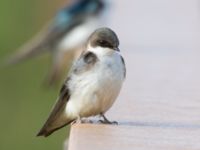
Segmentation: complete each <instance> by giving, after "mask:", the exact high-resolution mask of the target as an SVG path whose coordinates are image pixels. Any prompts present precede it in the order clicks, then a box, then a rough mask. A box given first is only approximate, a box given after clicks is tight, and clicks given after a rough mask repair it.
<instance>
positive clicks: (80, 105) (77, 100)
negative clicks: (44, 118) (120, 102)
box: [66, 47, 124, 117]
mask: <svg viewBox="0 0 200 150" xmlns="http://www.w3.org/2000/svg"><path fill="white" fill-rule="evenodd" d="M88 50H89V51H91V52H93V53H95V54H96V55H97V57H98V62H97V63H96V64H95V65H94V67H93V68H92V69H91V70H90V71H87V72H86V73H83V74H81V75H77V76H75V77H74V78H73V80H74V82H72V84H74V86H73V88H74V89H73V92H72V95H71V98H70V100H69V102H68V104H67V107H66V113H67V115H69V116H81V117H88V116H92V115H98V114H99V113H105V112H106V111H107V110H108V109H109V108H110V107H111V106H112V104H113V102H114V101H115V99H116V98H117V96H118V94H119V91H120V89H121V86H122V83H123V81H124V66H123V63H122V60H121V56H120V54H119V53H117V52H116V51H113V50H110V49H108V48H100V47H97V48H88Z"/></svg>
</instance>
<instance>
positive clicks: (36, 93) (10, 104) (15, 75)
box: [0, 0, 68, 150]
mask: <svg viewBox="0 0 200 150" xmlns="http://www.w3.org/2000/svg"><path fill="white" fill-rule="evenodd" d="M64 3H66V1H63V0H56V1H55V0H54V1H53V0H42V1H40V0H33V1H30V0H17V1H13V0H1V1H0V19H1V20H0V61H1V64H2V63H3V61H4V60H5V59H6V58H8V57H9V55H10V54H12V53H13V52H16V50H17V48H19V47H20V46H21V45H22V44H23V43H24V42H26V41H27V40H29V39H30V38H31V37H32V36H33V35H35V34H36V33H37V32H38V31H39V30H40V28H41V27H43V26H44V25H45V24H46V23H47V22H48V20H49V19H50V18H51V17H52V16H53V15H54V14H55V12H56V11H57V10H58V8H60V7H62V5H63V4H64ZM49 61H50V58H49V56H48V55H44V56H41V57H38V58H34V59H32V60H30V61H26V62H25V63H21V64H19V65H16V66H12V67H7V68H5V67H1V68H0V118H1V121H0V129H1V133H0V149H1V150H10V149H17V150H25V149H28V150H33V149H48V150H55V149H56V150H58V149H62V147H63V142H64V140H65V139H66V137H67V136H68V129H67V128H63V129H62V130H59V131H58V132H56V133H55V134H53V135H51V136H50V137H48V138H43V137H36V134H37V132H38V130H39V129H40V128H41V127H42V125H43V123H44V121H45V119H46V118H47V116H48V113H49V112H50V109H51V107H52V105H53V104H54V102H55V99H56V97H57V95H58V91H59V87H56V88H53V89H45V88H44V87H43V86H42V82H43V81H44V80H43V79H44V77H45V75H46V73H47V71H48V69H47V68H48V66H49Z"/></svg>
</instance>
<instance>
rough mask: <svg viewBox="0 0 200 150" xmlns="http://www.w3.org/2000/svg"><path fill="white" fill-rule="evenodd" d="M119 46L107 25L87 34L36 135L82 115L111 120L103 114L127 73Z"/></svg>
mask: <svg viewBox="0 0 200 150" xmlns="http://www.w3.org/2000/svg"><path fill="white" fill-rule="evenodd" d="M118 46H119V39H118V37H117V35H116V34H115V33H114V31H112V30H111V29H109V28H99V29H97V30H96V31H95V32H94V33H93V34H92V35H91V36H90V37H89V39H88V41H87V44H86V46H85V49H84V51H83V52H82V54H81V56H80V57H79V59H77V60H76V61H75V63H74V65H73V66H72V68H71V71H70V73H69V74H68V76H67V78H66V81H65V82H64V84H63V86H62V88H61V91H60V96H59V98H58V100H57V102H56V104H55V106H54V108H53V110H52V112H51V113H50V115H49V117H48V119H47V121H46V123H45V124H44V126H43V127H42V129H41V130H40V131H39V133H38V134H37V135H38V136H45V137H46V136H48V135H50V134H51V133H53V132H54V131H56V130H58V129H60V128H62V127H64V126H66V125H68V124H70V123H71V122H73V121H75V120H76V121H77V122H82V120H81V118H83V117H89V116H96V115H100V116H101V117H103V120H101V122H102V123H112V122H111V121H109V120H108V119H107V118H106V117H105V113H106V111H107V110H108V109H109V108H110V107H111V106H112V104H113V103H114V101H115V100H116V98H117V96H118V94H119V92H120V89H121V87H122V84H123V81H124V79H125V76H126V68H125V63H124V59H123V57H122V56H121V55H120V51H119V48H118Z"/></svg>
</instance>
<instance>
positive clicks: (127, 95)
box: [65, 0, 200, 150]
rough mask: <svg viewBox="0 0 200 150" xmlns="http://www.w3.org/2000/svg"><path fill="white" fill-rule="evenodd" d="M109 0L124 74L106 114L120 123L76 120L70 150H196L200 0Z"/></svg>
mask: <svg viewBox="0 0 200 150" xmlns="http://www.w3.org/2000/svg"><path fill="white" fill-rule="evenodd" d="M113 2H116V5H115V6H116V9H115V10H114V11H115V12H113V16H112V21H111V23H110V25H111V27H113V28H114V29H115V31H116V32H117V33H118V35H119V38H120V41H121V47H120V49H121V53H122V55H123V56H124V57H125V61H126V66H127V78H126V81H125V84H124V86H123V88H122V91H121V93H120V96H119V97H118V99H117V101H116V103H115V104H114V106H113V107H112V108H111V109H110V110H109V111H108V113H107V116H108V118H109V119H110V120H115V121H118V122H119V125H101V124H75V125H73V126H72V127H71V131H70V137H69V145H68V147H69V150H118V149H123V150H131V149H137V150H138V149H139V150H160V149H170V150H180V149H181V150H199V149H200V67H199V66H200V44H199V40H200V17H199V16H200V13H199V12H200V5H199V4H200V3H199V1H198V0H191V1H181V0H163V1H160V0H154V1H148V0H144V1H139V0H133V1H129V0H124V1H120V0H119V1H113ZM130 12H132V14H130ZM120 15H121V17H120ZM122 15H123V16H124V17H122ZM125 16H126V17H125ZM128 16H129V17H128ZM130 17H131V18H130ZM122 18H123V22H121V21H122V20H120V19H122ZM65 149H67V147H66V148H65Z"/></svg>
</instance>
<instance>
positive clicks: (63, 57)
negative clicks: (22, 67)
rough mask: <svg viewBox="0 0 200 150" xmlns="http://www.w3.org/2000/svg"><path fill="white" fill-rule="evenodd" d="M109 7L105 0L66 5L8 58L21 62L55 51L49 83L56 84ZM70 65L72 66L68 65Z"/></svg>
mask: <svg viewBox="0 0 200 150" xmlns="http://www.w3.org/2000/svg"><path fill="white" fill-rule="evenodd" d="M104 10H105V1H103V0H78V1H75V2H73V3H72V4H71V5H70V6H69V5H68V6H66V7H64V8H62V9H61V10H60V11H59V12H58V13H57V14H56V16H55V18H54V19H53V20H52V21H51V23H49V25H48V26H46V27H45V28H44V29H43V30H42V31H41V32H39V33H38V34H37V35H36V37H34V38H33V39H32V40H31V41H29V42H28V43H27V44H25V45H23V46H22V47H21V48H20V50H19V51H18V52H17V53H16V54H15V55H13V56H11V58H10V59H9V60H8V62H7V63H8V64H17V63H19V62H22V61H24V60H27V59H29V58H31V57H34V56H38V55H40V54H42V53H44V52H50V53H51V54H52V67H51V69H50V71H49V74H48V77H47V83H48V84H49V85H54V84H55V83H57V81H59V79H60V78H61V77H62V73H63V72H64V71H66V70H67V68H69V66H70V64H71V62H72V60H73V59H76V58H77V57H78V56H79V55H80V53H81V51H82V48H81V47H83V44H84V43H85V40H86V39H87V38H88V37H89V35H90V34H91V33H92V32H93V31H94V30H95V29H96V28H98V27H100V25H101V23H100V22H101V19H100V18H101V17H102V16H103V13H104ZM67 66H68V67H67Z"/></svg>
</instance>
